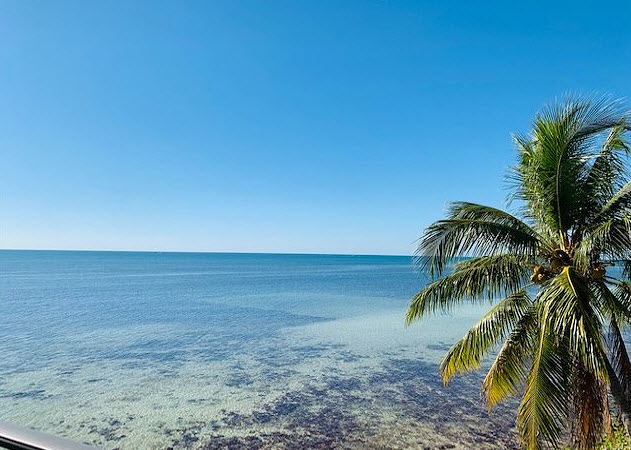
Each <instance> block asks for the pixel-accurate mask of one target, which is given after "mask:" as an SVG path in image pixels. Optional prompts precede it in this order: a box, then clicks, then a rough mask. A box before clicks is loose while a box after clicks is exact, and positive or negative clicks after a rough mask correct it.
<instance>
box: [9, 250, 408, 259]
mask: <svg viewBox="0 0 631 450" xmlns="http://www.w3.org/2000/svg"><path fill="white" fill-rule="evenodd" d="M0 251H12V252H94V253H190V254H215V255H296V256H300V255H303V256H398V257H410V258H413V257H414V255H404V254H378V253H307V252H247V251H223V252H222V251H211V250H208V251H204V250H120V249H119V250H111V249H107V250H104V249H71V248H70V249H69V248H0Z"/></svg>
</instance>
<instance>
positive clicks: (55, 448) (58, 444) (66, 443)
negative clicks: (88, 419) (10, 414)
mask: <svg viewBox="0 0 631 450" xmlns="http://www.w3.org/2000/svg"><path fill="white" fill-rule="evenodd" d="M0 448H3V449H8V450H98V447H93V446H91V445H86V444H81V443H79V442H75V441H71V440H70V439H66V438H62V437H59V436H53V435H51V434H46V433H42V432H41V431H35V430H31V429H30V428H25V427H21V426H18V425H14V424H12V423H8V422H2V421H0Z"/></svg>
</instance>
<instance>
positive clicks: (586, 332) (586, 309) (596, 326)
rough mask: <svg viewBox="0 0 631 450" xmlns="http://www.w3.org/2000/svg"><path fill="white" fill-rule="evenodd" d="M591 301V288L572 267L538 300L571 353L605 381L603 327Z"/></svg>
mask: <svg viewBox="0 0 631 450" xmlns="http://www.w3.org/2000/svg"><path fill="white" fill-rule="evenodd" d="M591 300H592V291H591V290H590V289H589V285H588V284H587V283H586V282H585V281H584V280H583V279H582V278H581V277H580V276H579V275H578V274H577V273H576V272H575V270H574V269H573V268H571V267H569V266H566V267H564V268H563V270H562V271H561V273H560V274H559V275H557V276H556V277H554V278H553V279H552V280H550V282H549V284H548V286H546V287H545V288H544V290H543V291H542V292H541V295H540V296H539V297H538V303H539V305H540V306H541V308H542V317H544V318H545V321H547V322H548V328H549V329H551V330H554V331H555V333H556V335H557V336H558V337H559V338H560V339H564V340H566V341H567V345H568V348H569V351H570V352H571V354H572V355H574V356H575V357H576V358H578V359H579V360H580V362H581V364H582V365H583V366H585V369H586V370H588V371H589V372H591V373H594V374H596V375H597V376H602V377H603V378H605V379H606V377H607V369H606V365H605V359H606V356H605V349H604V342H603V341H602V335H603V333H602V324H601V322H600V318H599V316H598V314H597V313H596V311H595V310H594V309H593V307H592V305H591Z"/></svg>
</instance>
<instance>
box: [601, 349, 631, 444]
mask: <svg viewBox="0 0 631 450" xmlns="http://www.w3.org/2000/svg"><path fill="white" fill-rule="evenodd" d="M605 364H607V373H608V374H609V387H610V389H611V396H612V397H613V399H614V400H615V402H616V403H617V404H618V407H619V408H620V418H621V419H622V424H623V425H624V428H625V430H627V433H629V435H631V405H629V402H628V401H627V398H626V396H625V395H624V390H623V389H622V385H621V384H620V380H619V379H618V376H617V375H616V372H615V371H614V370H613V367H611V364H610V363H609V361H608V360H607V359H605Z"/></svg>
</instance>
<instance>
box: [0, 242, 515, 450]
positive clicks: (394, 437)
mask: <svg viewBox="0 0 631 450" xmlns="http://www.w3.org/2000/svg"><path fill="white" fill-rule="evenodd" d="M427 281H428V280H427V279H425V278H423V277H422V276H421V275H419V274H418V273H416V272H415V271H414V269H413V267H412V261H411V258H410V257H403V256H346V255H281V254H213V253H149V252H79V251H76V252H75V251H10V250H6V251H0V306H1V310H0V314H1V316H0V317H1V319H2V326H1V327H0V355H1V357H0V420H4V421H8V422H12V423H15V424H19V425H23V426H27V427H31V428H34V429H38V430H41V431H45V432H48V433H53V434H57V435H61V436H65V437H68V438H71V439H75V440H78V441H82V442H86V443H90V444H93V445H98V446H101V447H104V448H106V449H170V448H175V449H189V448H190V449H215V448H217V449H219V448H235V449H236V448H255V449H256V448H280V449H283V448H286V449H294V448H295V449H299V448H322V449H325V448H326V449H328V448H349V449H351V448H368V449H370V448H374V449H377V448H379V449H386V448H392V449H399V448H430V449H433V448H462V449H471V448H488V449H495V448H513V446H514V444H513V442H514V429H513V425H512V424H513V413H514V404H509V405H500V406H499V407H498V408H496V409H495V410H493V411H492V412H491V413H489V412H487V410H486V407H485V405H484V401H483V399H482V398H481V396H480V383H481V379H482V376H483V374H482V373H473V374H471V375H467V376H463V377H458V378H457V379H455V380H454V381H453V382H452V383H450V385H449V386H448V387H445V386H443V384H442V382H441V380H440V377H439V375H438V364H439V362H440V359H441V357H442V355H443V354H444V353H445V351H446V350H447V349H448V348H449V346H450V345H451V344H452V343H453V342H454V341H455V340H456V339H457V338H458V337H460V336H461V335H462V334H463V333H464V332H465V331H466V329H467V327H468V326H470V325H471V324H472V323H473V322H474V321H475V319H476V318H477V317H479V316H480V315H481V314H482V313H483V312H484V311H485V310H486V309H488V307H489V305H463V307H462V308H459V309H458V310H457V311H454V312H453V313H452V314H450V315H443V316H437V317H433V318H429V319H426V320H422V321H420V322H417V323H415V324H413V325H412V326H410V327H408V328H406V327H405V326H404V323H403V319H404V316H405V311H406V307H407V305H408V303H409V301H410V298H411V296H412V295H413V294H414V293H415V292H416V291H418V290H419V289H420V288H421V287H422V286H423V285H424V284H426V283H427Z"/></svg>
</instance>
